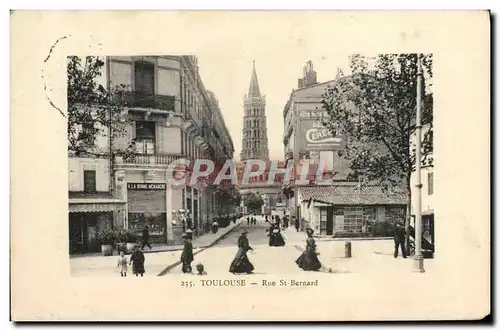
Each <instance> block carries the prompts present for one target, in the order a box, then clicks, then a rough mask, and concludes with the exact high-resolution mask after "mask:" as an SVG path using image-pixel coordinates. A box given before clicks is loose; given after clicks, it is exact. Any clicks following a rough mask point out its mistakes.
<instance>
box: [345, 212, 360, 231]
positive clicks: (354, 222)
mask: <svg viewBox="0 0 500 331" xmlns="http://www.w3.org/2000/svg"><path fill="white" fill-rule="evenodd" d="M362 228H363V207H345V208H344V230H345V231H349V232H361V230H362Z"/></svg>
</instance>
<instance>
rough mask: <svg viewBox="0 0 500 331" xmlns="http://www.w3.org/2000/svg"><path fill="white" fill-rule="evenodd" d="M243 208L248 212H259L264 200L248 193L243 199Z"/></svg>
mask: <svg viewBox="0 0 500 331" xmlns="http://www.w3.org/2000/svg"><path fill="white" fill-rule="evenodd" d="M244 203H245V207H247V209H248V210H249V211H253V212H255V211H258V212H260V210H261V208H262V206H263V205H264V200H262V198H261V197H260V196H259V195H258V194H256V193H253V192H252V193H248V194H247V195H245V198H244Z"/></svg>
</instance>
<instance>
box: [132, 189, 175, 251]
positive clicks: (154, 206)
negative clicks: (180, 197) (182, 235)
mask: <svg viewBox="0 0 500 331" xmlns="http://www.w3.org/2000/svg"><path fill="white" fill-rule="evenodd" d="M166 192H167V187H166V184H165V183H127V203H128V229H129V230H131V231H133V232H135V233H137V234H138V235H139V236H141V235H142V231H143V230H144V229H145V227H146V226H147V227H148V229H149V238H150V242H151V243H161V244H165V243H167V239H168V234H167V195H166Z"/></svg>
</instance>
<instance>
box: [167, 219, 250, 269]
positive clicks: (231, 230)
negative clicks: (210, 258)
mask: <svg viewBox="0 0 500 331" xmlns="http://www.w3.org/2000/svg"><path fill="white" fill-rule="evenodd" d="M242 223H243V222H240V223H238V224H236V225H235V226H233V227H232V228H231V229H230V230H228V231H227V232H226V233H224V234H223V235H222V236H220V237H219V238H217V239H215V240H214V241H213V242H212V243H210V244H208V245H205V246H201V247H198V251H196V252H194V253H193V257H195V256H196V255H198V254H200V253H201V252H203V251H204V250H206V249H209V248H211V247H213V246H214V245H216V244H217V243H218V242H219V241H221V240H222V239H224V238H225V237H226V236H227V235H228V234H230V233H231V232H233V230H236V228H239V227H240V225H241V224H242ZM180 250H182V249H180ZM181 263H182V262H181V261H177V262H175V263H173V264H171V265H169V266H167V267H166V268H165V269H163V270H162V271H161V272H160V273H159V274H158V275H157V277H159V276H165V275H166V274H167V273H169V272H170V270H172V269H174V268H176V267H177V266H179V265H180V264H181Z"/></svg>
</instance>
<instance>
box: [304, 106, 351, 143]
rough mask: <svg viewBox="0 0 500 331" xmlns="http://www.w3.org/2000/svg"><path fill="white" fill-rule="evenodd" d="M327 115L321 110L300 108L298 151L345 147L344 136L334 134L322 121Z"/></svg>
mask: <svg viewBox="0 0 500 331" xmlns="http://www.w3.org/2000/svg"><path fill="white" fill-rule="evenodd" d="M326 116H328V114H327V112H326V111H322V110H307V111H306V110H302V111H300V112H299V117H300V123H299V127H300V129H299V133H300V136H299V137H298V138H299V139H298V140H299V141H298V144H299V150H300V151H333V150H341V149H344V148H345V145H346V141H345V137H344V136H335V135H333V134H332V132H331V131H330V130H328V129H327V128H326V127H325V126H324V125H323V123H322V119H323V118H325V117H326Z"/></svg>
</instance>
